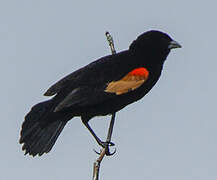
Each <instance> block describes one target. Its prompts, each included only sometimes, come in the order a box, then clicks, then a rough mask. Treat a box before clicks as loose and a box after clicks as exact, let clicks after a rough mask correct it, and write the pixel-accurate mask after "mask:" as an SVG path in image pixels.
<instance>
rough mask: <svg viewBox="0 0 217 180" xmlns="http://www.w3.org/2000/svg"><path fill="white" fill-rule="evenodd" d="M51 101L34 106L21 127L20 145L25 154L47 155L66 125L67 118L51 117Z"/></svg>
mask: <svg viewBox="0 0 217 180" xmlns="http://www.w3.org/2000/svg"><path fill="white" fill-rule="evenodd" d="M52 107H53V102H52V100H48V101H45V102H42V103H39V104H37V105H35V106H34V107H33V108H32V109H31V111H30V112H29V113H28V114H27V115H26V117H25V121H24V122H23V125H22V130H21V137H20V141H19V142H20V144H23V147H22V150H24V151H25V154H30V155H32V156H35V155H37V154H38V155H39V156H41V155H42V154H43V153H48V152H49V151H50V150H51V149H52V147H53V145H54V144H55V142H56V140H57V138H58V136H59V135H60V133H61V131H62V130H63V128H64V126H65V125H66V123H67V121H68V120H69V119H70V118H69V117H64V116H59V117H58V116H56V115H52V113H51V110H52Z"/></svg>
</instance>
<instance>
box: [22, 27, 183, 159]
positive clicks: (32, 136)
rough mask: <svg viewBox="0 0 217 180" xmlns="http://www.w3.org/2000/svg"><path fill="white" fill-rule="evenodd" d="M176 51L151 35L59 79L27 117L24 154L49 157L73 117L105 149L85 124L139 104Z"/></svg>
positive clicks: (161, 35) (160, 34)
mask: <svg viewBox="0 0 217 180" xmlns="http://www.w3.org/2000/svg"><path fill="white" fill-rule="evenodd" d="M175 48H181V45H180V44H179V43H178V42H177V41H175V40H173V39H172V38H171V37H170V36H169V35H168V34H166V33H164V32H161V31H159V30H150V31H147V32H144V33H142V34H141V35H139V36H138V37H137V38H136V39H135V40H134V41H133V42H132V43H131V44H130V46H129V48H128V49H127V50H123V51H121V52H118V53H116V54H112V55H107V56H104V57H101V58H99V59H97V60H95V61H93V62H91V63H90V64H88V65H86V66H84V67H82V68H80V69H78V70H76V71H74V72H72V73H71V74H69V75H67V76H66V77H64V78H62V79H61V80H59V81H58V82H57V83H55V84H54V85H52V86H51V87H50V88H49V89H48V90H47V91H46V92H45V93H44V95H45V96H51V98H50V99H49V100H47V101H44V102H40V103H38V104H36V105H34V106H33V107H32V108H31V110H30V112H29V113H28V114H27V115H26V116H25V119H24V122H23V124H22V128H21V132H20V139H19V143H20V144H22V150H23V151H25V154H29V155H32V156H33V157H34V156H36V155H38V156H41V155H43V154H44V153H48V152H50V150H51V149H52V147H53V146H54V144H55V142H56V140H57V138H58V136H59V135H60V133H61V132H62V130H63V128H64V127H65V125H66V124H67V122H69V121H70V120H71V119H73V118H74V117H80V118H81V121H82V123H83V124H84V125H85V126H86V127H87V129H88V130H89V131H90V133H91V134H92V135H93V137H94V138H95V140H96V141H97V143H98V144H99V145H101V146H102V147H105V146H106V144H105V142H103V141H102V140H101V139H100V138H98V137H97V135H96V134H95V132H94V131H93V130H92V128H91V127H90V125H89V123H88V122H89V120H90V119H92V118H93V117H95V116H106V115H111V114H114V113H116V112H118V111H120V110H121V109H123V108H124V107H126V106H127V105H129V104H132V103H134V102H136V101H138V100H140V99H141V98H143V97H144V96H145V95H146V94H147V93H148V92H149V91H150V90H151V89H152V87H153V86H154V85H155V84H156V83H157V81H158V80H159V77H160V76H161V72H162V69H163V65H164V62H165V60H166V58H167V56H168V55H169V53H170V51H171V49H175ZM107 143H110V145H112V144H113V143H111V142H107ZM107 145H108V144H107Z"/></svg>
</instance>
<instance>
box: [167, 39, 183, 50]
mask: <svg viewBox="0 0 217 180" xmlns="http://www.w3.org/2000/svg"><path fill="white" fill-rule="evenodd" d="M181 47H182V46H181V45H180V44H179V43H178V42H176V41H174V40H172V41H170V44H169V46H168V48H169V49H174V48H181Z"/></svg>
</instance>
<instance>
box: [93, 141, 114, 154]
mask: <svg viewBox="0 0 217 180" xmlns="http://www.w3.org/2000/svg"><path fill="white" fill-rule="evenodd" d="M100 145H101V146H102V147H103V148H105V155H106V156H112V155H114V154H115V153H116V148H115V150H114V152H112V153H110V150H109V146H114V145H115V144H114V143H113V142H101V143H100ZM94 152H95V153H96V154H98V155H100V153H101V152H100V153H99V152H97V151H96V150H94Z"/></svg>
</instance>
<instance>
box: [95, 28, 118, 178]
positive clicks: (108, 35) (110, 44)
mask: <svg viewBox="0 0 217 180" xmlns="http://www.w3.org/2000/svg"><path fill="white" fill-rule="evenodd" d="M105 35H106V38H107V41H108V43H109V46H110V48H111V52H112V54H116V51H115V47H114V41H113V38H112V36H111V35H110V33H109V32H106V33H105ZM114 121H115V113H113V114H112V117H111V122H110V126H109V130H108V135H107V139H106V142H110V141H111V137H112V131H113V126H114ZM105 155H106V148H102V149H101V151H100V155H99V157H98V158H97V159H96V161H95V162H94V164H93V180H98V179H99V170H100V164H101V162H102V160H103V158H104V157H105Z"/></svg>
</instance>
